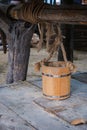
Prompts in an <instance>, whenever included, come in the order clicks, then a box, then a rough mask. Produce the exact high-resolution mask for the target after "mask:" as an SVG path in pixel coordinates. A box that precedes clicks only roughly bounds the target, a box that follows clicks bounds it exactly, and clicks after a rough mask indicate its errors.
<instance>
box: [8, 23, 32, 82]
mask: <svg viewBox="0 0 87 130" xmlns="http://www.w3.org/2000/svg"><path fill="white" fill-rule="evenodd" d="M26 24H27V23H25V22H21V21H19V22H16V23H15V24H14V25H13V27H12V28H11V29H12V30H11V40H10V43H9V44H8V48H9V51H8V64H9V66H8V74H7V79H6V81H7V83H12V82H15V81H18V80H22V81H24V80H26V75H27V69H28V63H29V56H30V44H31V38H32V35H33V31H34V26H33V25H31V24H27V25H26Z"/></svg>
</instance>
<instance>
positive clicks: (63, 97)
mask: <svg viewBox="0 0 87 130" xmlns="http://www.w3.org/2000/svg"><path fill="white" fill-rule="evenodd" d="M43 95H44V96H45V97H47V98H49V99H65V98H68V97H69V96H70V93H69V94H67V95H63V96H48V95H46V94H44V93H43Z"/></svg>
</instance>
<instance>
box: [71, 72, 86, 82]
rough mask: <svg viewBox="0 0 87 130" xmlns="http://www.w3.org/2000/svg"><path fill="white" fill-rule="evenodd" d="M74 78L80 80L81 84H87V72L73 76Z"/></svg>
mask: <svg viewBox="0 0 87 130" xmlns="http://www.w3.org/2000/svg"><path fill="white" fill-rule="evenodd" d="M72 78H74V79H76V80H79V81H81V82H84V83H87V72H82V73H81V72H78V73H76V74H74V75H72Z"/></svg>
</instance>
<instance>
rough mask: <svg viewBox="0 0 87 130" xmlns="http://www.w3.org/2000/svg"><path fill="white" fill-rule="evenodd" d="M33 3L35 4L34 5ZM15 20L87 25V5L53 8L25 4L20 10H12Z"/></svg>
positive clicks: (46, 5) (47, 5)
mask: <svg viewBox="0 0 87 130" xmlns="http://www.w3.org/2000/svg"><path fill="white" fill-rule="evenodd" d="M32 3H33V4H32ZM10 15H11V17H13V18H16V19H21V20H25V21H28V22H31V23H38V22H54V23H55V22H56V23H64V24H86V25H87V5H60V6H57V5H56V6H55V5H54V6H53V5H49V4H45V3H43V5H42V7H41V8H40V4H39V2H38V3H37V2H36V3H35V2H31V4H30V3H25V4H23V5H22V6H20V7H19V8H14V7H13V9H11V10H10Z"/></svg>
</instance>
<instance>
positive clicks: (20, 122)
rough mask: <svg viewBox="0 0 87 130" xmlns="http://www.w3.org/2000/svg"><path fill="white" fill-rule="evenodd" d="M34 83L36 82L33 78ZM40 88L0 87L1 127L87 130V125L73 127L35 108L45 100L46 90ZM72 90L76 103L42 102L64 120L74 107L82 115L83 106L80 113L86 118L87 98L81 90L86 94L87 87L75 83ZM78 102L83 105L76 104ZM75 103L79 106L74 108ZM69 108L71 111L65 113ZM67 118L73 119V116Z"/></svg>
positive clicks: (27, 85)
mask: <svg viewBox="0 0 87 130" xmlns="http://www.w3.org/2000/svg"><path fill="white" fill-rule="evenodd" d="M32 80H35V79H33V78H32ZM36 85H37V84H36ZM36 85H32V84H31V83H29V82H28V81H26V82H18V83H14V84H10V85H8V86H7V85H5V86H4V85H3V86H0V115H1V117H0V126H1V127H3V128H5V129H2V130H11V129H12V130H13V129H16V130H22V129H23V130H87V125H81V126H76V127H74V126H71V125H70V124H69V122H67V121H64V119H61V118H60V117H58V116H55V114H53V113H52V112H50V113H49V112H47V111H46V110H43V109H42V108H41V107H39V106H38V105H37V104H35V103H34V100H37V99H40V98H41V96H42V90H41V89H39V88H38V87H37V86H36ZM72 86H73V87H74V88H73V89H74V95H73V96H75V97H76V98H74V99H75V100H74V99H72V98H69V99H68V100H64V101H51V100H50V101H49V100H47V99H46V100H44V99H43V100H42V98H41V101H44V102H42V103H44V104H43V105H45V106H48V107H49V108H51V109H52V108H54V110H55V111H56V112H57V113H58V112H59V113H60V114H61V116H64V117H65V116H67V115H68V113H70V110H72V109H71V108H72V106H73V108H77V109H75V110H77V113H78V104H81V103H82V104H83V106H84V107H85V108H84V107H83V106H82V104H81V106H82V107H80V108H79V110H81V112H82V114H83V113H84V114H85V110H86V108H87V106H85V105H84V103H85V102H87V94H86V95H84V93H83V92H81V93H78V90H79V89H78V87H79V88H80V90H81V91H82V90H84V91H85V87H86V86H85V85H83V84H81V83H79V82H77V81H75V80H74V82H72ZM75 92H76V93H75ZM81 97H82V98H84V99H85V100H84V102H82V99H81ZM80 99H81V102H80ZM77 100H78V101H79V102H76V101H77ZM45 103H46V104H45ZM75 103H76V104H77V106H74V104H75ZM59 105H60V107H59ZM63 106H64V108H63ZM67 106H68V107H67ZM65 108H66V109H67V110H65ZM68 108H69V109H68ZM57 110H58V111H57ZM63 110H64V111H63ZM68 110H69V112H68ZM86 111H87V110H86ZM62 112H63V113H62ZM71 112H72V111H71ZM75 113H76V112H75ZM64 114H65V115H64ZM86 115H87V114H86ZM67 118H69V115H68V117H67ZM71 118H72V117H70V119H71Z"/></svg>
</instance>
